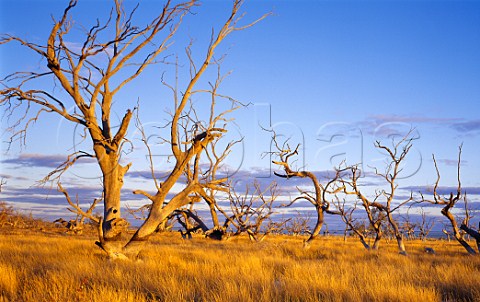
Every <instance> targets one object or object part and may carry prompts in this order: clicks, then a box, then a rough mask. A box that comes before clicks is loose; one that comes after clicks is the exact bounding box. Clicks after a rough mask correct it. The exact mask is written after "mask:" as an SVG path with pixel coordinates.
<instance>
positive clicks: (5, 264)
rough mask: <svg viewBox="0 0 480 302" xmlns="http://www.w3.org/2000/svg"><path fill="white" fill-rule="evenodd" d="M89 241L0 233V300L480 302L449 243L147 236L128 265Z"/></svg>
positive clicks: (477, 266) (465, 262)
mask: <svg viewBox="0 0 480 302" xmlns="http://www.w3.org/2000/svg"><path fill="white" fill-rule="evenodd" d="M92 240H93V238H87V237H70V236H50V237H48V238H47V237H46V236H44V235H42V234H37V235H35V234H26V235H23V236H19V235H15V236H12V235H0V301H480V271H479V270H480V257H472V256H467V255H466V254H465V253H464V252H463V251H462V250H461V248H460V247H458V246H457V245H455V244H454V243H448V242H444V241H430V242H428V243H427V245H428V246H430V247H433V248H434V249H435V251H436V253H437V254H436V255H428V254H425V253H424V252H423V250H424V247H425V245H426V243H424V242H419V241H418V242H409V252H410V255H409V256H408V257H404V256H400V255H398V254H397V253H396V246H395V244H394V243H391V244H385V245H384V246H383V249H381V250H380V251H379V252H377V253H375V252H367V251H365V250H364V249H363V248H362V247H361V246H360V244H359V243H358V242H357V241H356V240H353V239H352V240H348V241H346V242H344V241H343V240H342V239H340V238H332V237H326V238H320V239H319V240H318V241H316V242H315V243H314V244H313V246H312V247H311V248H310V249H309V250H304V249H303V248H302V244H301V242H302V238H298V237H297V238H294V237H286V236H278V237H271V238H270V239H269V240H268V241H266V242H262V243H260V244H252V243H250V242H248V240H247V239H245V238H240V239H239V240H237V241H235V242H212V241H209V240H206V239H203V238H194V239H193V240H190V241H183V240H182V239H180V238H178V235H177V234H162V235H159V236H158V237H157V238H155V239H154V240H153V242H152V243H151V244H150V245H149V247H148V249H147V250H146V252H144V253H143V254H142V255H141V259H140V261H137V262H121V261H119V262H116V261H109V260H107V259H106V258H105V256H104V255H103V254H102V253H101V252H100V250H99V249H97V248H96V247H95V246H94V245H93V244H92Z"/></svg>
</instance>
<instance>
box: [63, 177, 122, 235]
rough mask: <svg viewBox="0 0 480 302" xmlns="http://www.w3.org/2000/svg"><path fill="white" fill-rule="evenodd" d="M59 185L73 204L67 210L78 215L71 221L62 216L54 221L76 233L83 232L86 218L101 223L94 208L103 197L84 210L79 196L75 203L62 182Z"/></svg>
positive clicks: (96, 199) (96, 223)
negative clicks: (94, 212) (94, 213)
mask: <svg viewBox="0 0 480 302" xmlns="http://www.w3.org/2000/svg"><path fill="white" fill-rule="evenodd" d="M57 185H58V191H59V192H61V193H63V195H65V199H66V200H67V202H68V204H69V205H70V206H71V208H67V210H69V211H70V212H72V213H74V214H76V215H77V216H76V217H75V219H72V220H69V221H65V220H63V219H62V218H60V219H57V220H55V221H54V223H55V222H56V223H59V224H61V225H63V226H64V227H66V228H67V232H73V233H74V234H81V233H82V232H83V228H84V225H85V219H86V218H88V219H90V221H92V223H94V224H95V225H97V227H98V226H99V223H100V219H99V218H98V217H95V216H94V215H93V210H94V209H95V207H96V206H97V204H98V202H100V201H102V198H95V199H94V200H93V202H92V203H91V204H90V207H89V208H88V209H87V210H86V211H83V210H82V208H81V207H80V202H79V199H78V196H77V197H76V202H75V203H74V202H73V201H72V199H71V198H70V195H69V194H68V192H67V190H65V189H64V188H63V186H62V184H61V183H60V182H59V183H58V184H57ZM125 227H126V225H125Z"/></svg>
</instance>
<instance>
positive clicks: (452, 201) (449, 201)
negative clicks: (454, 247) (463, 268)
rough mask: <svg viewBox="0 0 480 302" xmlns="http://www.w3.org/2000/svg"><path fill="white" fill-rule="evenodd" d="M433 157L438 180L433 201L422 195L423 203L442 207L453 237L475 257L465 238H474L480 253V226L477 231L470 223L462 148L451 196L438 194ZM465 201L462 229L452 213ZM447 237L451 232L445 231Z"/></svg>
mask: <svg viewBox="0 0 480 302" xmlns="http://www.w3.org/2000/svg"><path fill="white" fill-rule="evenodd" d="M432 157H433V163H434V165H435V170H436V172H437V180H436V182H435V185H434V187H433V199H427V198H425V197H424V195H423V194H422V193H420V194H421V202H427V203H431V204H435V205H442V206H443V208H442V211H441V213H442V215H443V216H445V217H446V218H447V219H448V221H449V223H450V227H451V229H452V231H453V235H454V237H455V239H456V240H457V241H458V242H459V243H460V244H461V245H462V246H463V247H464V248H465V250H466V251H467V252H468V253H469V254H470V255H475V254H476V253H477V252H475V250H474V249H473V248H472V247H471V246H470V244H469V243H468V242H467V241H466V240H465V238H464V236H465V233H466V234H468V235H470V236H472V237H473V238H474V239H475V240H476V243H477V250H478V251H480V233H479V230H480V224H479V229H478V230H475V229H474V228H472V227H470V225H469V221H470V214H469V211H468V205H467V198H466V194H465V195H464V194H462V183H461V181H460V165H461V158H462V146H460V147H459V148H458V164H457V191H456V192H451V193H450V195H448V196H442V195H441V194H439V193H438V185H439V183H440V171H439V169H438V165H437V161H436V159H435V155H432ZM462 198H463V200H464V202H465V218H464V220H463V222H462V223H461V225H460V227H459V226H458V225H459V223H458V222H457V218H456V217H455V215H454V214H453V213H452V210H453V209H454V207H455V205H456V204H457V203H458V201H460V200H462ZM443 231H444V233H445V234H447V236H449V232H448V231H447V230H445V229H444V230H443Z"/></svg>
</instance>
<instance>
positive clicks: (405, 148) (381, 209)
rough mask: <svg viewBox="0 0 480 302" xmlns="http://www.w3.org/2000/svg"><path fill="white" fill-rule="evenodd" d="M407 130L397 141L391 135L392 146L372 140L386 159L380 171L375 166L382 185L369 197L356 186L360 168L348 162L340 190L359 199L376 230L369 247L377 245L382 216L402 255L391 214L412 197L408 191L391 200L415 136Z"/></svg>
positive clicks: (380, 233)
mask: <svg viewBox="0 0 480 302" xmlns="http://www.w3.org/2000/svg"><path fill="white" fill-rule="evenodd" d="M411 134H412V131H410V132H408V133H407V134H406V135H405V136H404V137H402V138H401V139H400V140H399V141H398V142H396V141H395V138H392V147H389V146H386V145H384V144H382V143H381V142H380V141H376V142H375V147H376V148H378V149H380V150H383V151H384V152H386V153H387V155H388V160H387V162H386V167H385V169H384V170H383V171H380V170H379V169H378V168H375V176H377V177H379V178H380V179H382V180H384V181H385V183H386V189H377V190H376V191H375V194H374V196H373V198H369V197H367V195H366V194H364V193H363V191H362V189H361V188H360V185H359V183H358V179H359V178H360V176H361V171H360V170H359V169H358V166H352V167H350V168H349V169H350V172H351V173H350V175H349V176H350V179H349V180H342V181H343V184H344V187H343V188H344V193H345V194H347V195H354V196H356V197H357V198H358V199H359V200H360V201H361V203H362V206H363V208H364V209H365V212H366V214H367V218H368V221H369V223H370V226H371V227H372V228H373V229H374V230H375V232H376V238H375V242H374V245H373V249H378V244H379V241H380V239H381V238H382V235H383V232H384V231H383V229H382V224H383V222H384V220H385V221H386V225H385V227H389V228H391V232H392V233H393V235H394V236H395V238H396V240H397V245H398V250H399V253H400V254H402V255H407V252H406V250H405V245H404V243H403V236H402V233H401V231H400V227H399V224H398V222H397V220H396V219H395V218H394V216H393V214H394V212H395V211H397V210H398V209H399V208H400V207H402V206H404V205H405V204H407V203H408V202H410V201H412V200H413V195H412V194H410V197H409V198H407V199H406V200H403V201H398V202H396V203H395V202H394V201H395V193H396V190H397V188H398V184H397V181H398V178H399V175H400V173H401V172H402V170H403V169H402V166H401V165H402V163H403V161H404V160H405V158H406V156H407V154H408V152H409V151H410V149H411V147H412V141H413V140H414V139H415V138H413V137H411ZM374 210H376V211H377V215H374Z"/></svg>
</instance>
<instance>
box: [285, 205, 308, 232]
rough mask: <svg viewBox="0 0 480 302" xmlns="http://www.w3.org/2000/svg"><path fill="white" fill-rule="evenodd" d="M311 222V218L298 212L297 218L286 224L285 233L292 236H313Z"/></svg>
mask: <svg viewBox="0 0 480 302" xmlns="http://www.w3.org/2000/svg"><path fill="white" fill-rule="evenodd" d="M310 220H311V217H310V216H305V215H304V214H302V213H300V212H298V211H297V214H296V215H295V217H293V218H291V219H289V220H288V221H287V222H286V223H285V231H286V232H287V234H290V235H292V236H299V235H306V234H311V231H310V227H309V224H310Z"/></svg>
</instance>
